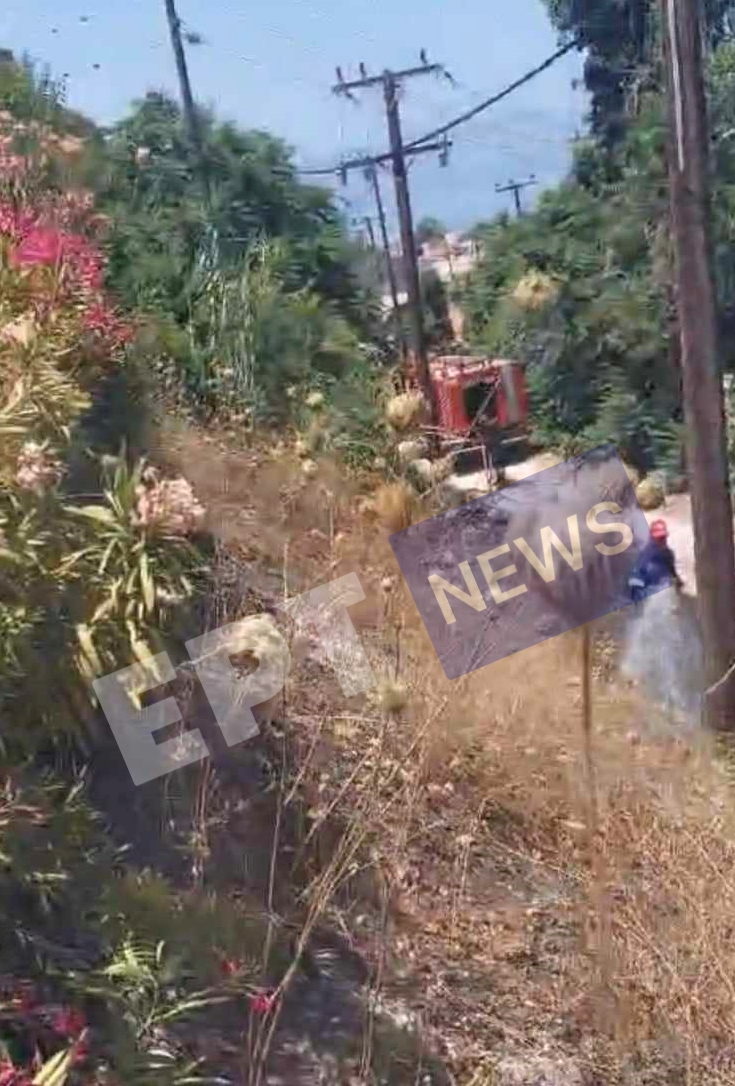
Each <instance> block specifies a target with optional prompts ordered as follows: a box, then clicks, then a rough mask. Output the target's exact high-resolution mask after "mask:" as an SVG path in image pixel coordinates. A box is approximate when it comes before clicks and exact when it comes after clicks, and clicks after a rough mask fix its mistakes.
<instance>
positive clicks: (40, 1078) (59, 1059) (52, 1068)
mask: <svg viewBox="0 0 735 1086" xmlns="http://www.w3.org/2000/svg"><path fill="white" fill-rule="evenodd" d="M78 1044H79V1042H77V1043H76V1044H74V1045H72V1046H71V1048H68V1049H62V1051H61V1052H57V1053H56V1055H55V1056H52V1057H51V1059H50V1060H46V1062H45V1063H44V1065H43V1067H42V1068H41V1069H40V1070H39V1071H38V1072H37V1074H36V1076H35V1077H34V1079H33V1086H64V1083H65V1082H66V1080H67V1078H68V1076H69V1072H70V1071H71V1068H72V1066H73V1064H74V1057H75V1055H76V1050H77V1045H78Z"/></svg>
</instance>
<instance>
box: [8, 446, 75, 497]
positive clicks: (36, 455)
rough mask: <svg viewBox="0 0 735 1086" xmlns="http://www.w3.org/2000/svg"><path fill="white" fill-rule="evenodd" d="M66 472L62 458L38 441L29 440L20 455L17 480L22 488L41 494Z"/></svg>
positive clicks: (16, 474) (16, 473)
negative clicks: (55, 455) (59, 458)
mask: <svg viewBox="0 0 735 1086" xmlns="http://www.w3.org/2000/svg"><path fill="white" fill-rule="evenodd" d="M63 474H64V466H63V464H62V463H61V461H60V460H57V459H56V457H54V456H53V454H52V453H51V452H50V451H49V450H48V449H47V448H46V447H45V446H44V445H39V444H38V443H37V442H36V441H27V442H26V443H25V445H24V446H23V448H22V449H21V451H20V454H19V455H18V461H17V465H16V472H15V481H16V483H17V485H18V486H19V487H20V488H21V490H30V491H31V492H32V493H34V494H37V495H41V494H43V493H44V491H46V490H48V489H49V488H50V487H53V486H55V485H56V484H57V483H58V482H59V480H60V479H61V478H62V476H63Z"/></svg>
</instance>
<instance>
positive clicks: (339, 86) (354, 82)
mask: <svg viewBox="0 0 735 1086" xmlns="http://www.w3.org/2000/svg"><path fill="white" fill-rule="evenodd" d="M419 55H420V59H421V63H420V64H419V65H417V66H413V67H410V68H403V69H401V71H397V72H395V71H391V70H390V69H388V68H386V69H385V70H384V71H382V72H381V73H380V74H379V75H369V74H368V72H367V69H366V68H365V65H364V64H361V65H360V78H359V79H350V80H346V79H345V78H344V76H343V74H342V69H341V68H339V67H338V68H337V83H336V84H335V86H334V87H333V88H332V90H333V91H334V93H335V94H338V95H344V96H346V97H348V98H352V97H353V91H356V90H362V89H368V88H374V89H378V88H379V89H380V90H382V93H383V103H384V106H385V116H386V123H387V127H388V136H389V139H390V147H391V149H390V154H389V155H388V156H385V157H387V158H389V159H390V161H391V163H392V168H393V181H394V184H395V190H396V206H397V210H398V223H399V226H400V231H401V250H402V254H403V270H404V275H405V278H406V289H407V293H408V302H409V312H410V316H411V324H412V331H413V355H414V357H413V365H414V367H415V369H416V371H417V374H418V377H419V380H420V382H421V384H422V386H423V390H424V394H425V396H426V399H427V402H428V405H429V411H430V418H431V424H432V426H436V425H437V419H438V412H437V404H436V397H435V395H434V390H433V386H432V383H431V374H430V371H429V359H428V355H427V352H426V339H425V335H424V323H423V311H422V305H421V287H420V284H419V269H418V259H417V256H416V238H415V235H414V229H413V218H412V214H411V199H410V195H409V190H408V177H407V174H406V153H405V147H404V143H403V136H402V134H401V119H400V111H399V107H398V88H399V86H400V85H401V84H402V83H403V82H404V81H405V80H407V79H414V78H416V77H417V76H420V75H431V74H433V73H441V74H442V75H444V76H446V77H447V78H448V79H451V76H450V75H449V73H448V72H447V70H446V68H444V67H443V65H441V64H431V63H429V60H428V58H427V56H426V51H425V50H424V49H422V50H421V52H420V54H419ZM429 150H438V151H439V161H440V163H441V165H442V166H444V165H446V162H447V156H448V153H449V140H448V139H447V137H446V135H444V137H443V139H442V140H441V141H439V142H437V141H436V140H434V141H428V140H422V141H419V143H418V144H415V145H414V146H413V148H412V151H413V153H414V154H416V155H419V154H423V153H424V152H426V151H429ZM375 166H376V162H375V159H371V158H368V157H365V158H361V159H356V160H354V161H353V162H351V163H346V162H343V163H342V164H341V166H340V172H341V174H342V181H343V183H344V182H346V180H347V171H348V169H354V168H358V167H362V168H363V169H368V170H370V171H371V173H370V174H369V175H367V176H369V177H370V178H371V179H372V181H373V183H374V184H376V182H377V174H376V170H375ZM375 195H376V204H377V205H378V209H379V214H380V215H381V227H382V228H383V241H384V245H387V235H386V234H385V228H384V219H383V217H382V214H381V210H382V209H381V207H380V199H379V190H378V188H377V186H376V188H375ZM389 270H390V265H389ZM391 290H392V293H393V294H394V296H395V294H396V292H395V288H394V286H393V284H392V283H391Z"/></svg>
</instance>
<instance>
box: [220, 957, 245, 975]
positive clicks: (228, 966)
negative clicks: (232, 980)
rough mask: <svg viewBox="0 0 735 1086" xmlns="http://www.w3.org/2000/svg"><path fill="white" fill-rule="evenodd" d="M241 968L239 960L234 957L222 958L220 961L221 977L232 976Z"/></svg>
mask: <svg viewBox="0 0 735 1086" xmlns="http://www.w3.org/2000/svg"><path fill="white" fill-rule="evenodd" d="M241 968H242V966H241V964H240V962H238V961H236V960H235V959H234V958H223V959H222V961H221V962H220V972H221V973H222V976H223V977H234V976H235V974H236V973H239V972H240V969H241Z"/></svg>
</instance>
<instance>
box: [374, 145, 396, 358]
mask: <svg viewBox="0 0 735 1086" xmlns="http://www.w3.org/2000/svg"><path fill="white" fill-rule="evenodd" d="M365 176H366V178H367V180H368V181H369V182H370V185H371V187H372V190H373V196H374V197H375V209H376V211H377V213H378V223H379V225H380V237H381V240H382V242H383V253H384V254H385V270H386V274H387V276H388V283H389V285H390V299H391V302H392V303H393V315H394V317H395V319H396V321H398V320H399V314H398V286H397V284H396V270H395V268H394V267H393V254H392V253H391V251H390V240H389V238H388V227H387V226H386V224H385V208H384V207H383V197H382V195H381V193H380V181H379V180H378V171H377V168H376V166H375V164H374V163H373V165H371V166H368V167H367V169H366V170H365ZM401 347H402V349H403V352H404V355H405V343H404V342H403V336H401Z"/></svg>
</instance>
